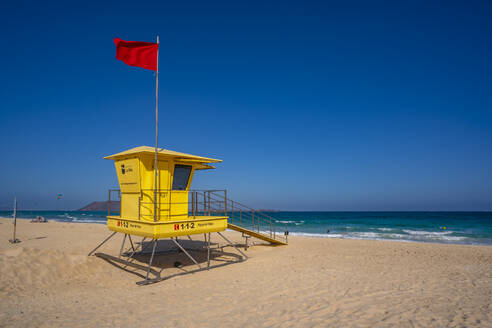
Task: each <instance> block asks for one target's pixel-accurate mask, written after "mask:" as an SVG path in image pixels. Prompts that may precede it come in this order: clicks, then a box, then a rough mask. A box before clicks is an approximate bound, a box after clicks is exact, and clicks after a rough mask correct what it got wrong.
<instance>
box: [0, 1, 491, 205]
mask: <svg viewBox="0 0 492 328" xmlns="http://www.w3.org/2000/svg"><path fill="white" fill-rule="evenodd" d="M103 2H104V1H101V2H100V1H97V2H94V3H92V2H90V1H80V2H77V3H75V2H74V3H72V2H69V3H70V4H67V2H66V1H63V2H59V3H55V2H51V1H48V2H39V1H37V2H23V1H12V2H11V3H10V4H9V3H6V2H2V4H1V5H0V27H1V29H0V35H1V51H0V62H1V63H2V68H1V73H0V96H1V102H0V149H1V154H2V155H1V160H0V172H1V173H0V206H3V207H5V206H10V204H11V203H12V199H13V197H14V195H16V196H17V197H18V198H19V201H20V206H21V208H24V209H76V208H79V207H81V206H83V205H85V204H86V203H88V202H91V201H93V200H105V199H106V197H107V196H106V195H107V189H108V188H113V187H117V179H116V175H115V172H114V166H113V163H112V162H111V161H106V160H103V159H102V157H103V156H105V155H109V154H113V153H116V152H119V151H122V150H125V149H128V148H131V147H135V146H140V145H150V146H152V145H153V144H154V83H155V80H154V75H153V72H152V71H148V70H144V69H140V68H135V67H130V66H127V65H125V64H124V63H123V62H121V61H117V60H116V59H115V47H114V44H113V38H114V37H119V38H122V39H125V40H139V41H150V42H152V41H155V37H156V35H157V34H158V35H159V36H160V40H161V48H160V57H159V58H160V73H161V74H160V81H159V82H160V94H159V95H160V113H161V115H160V145H161V146H162V147H164V148H168V149H173V150H178V151H183V152H188V153H192V154H198V155H204V156H210V157H217V158H221V159H223V160H224V162H223V163H222V164H219V165H218V169H217V170H215V171H204V172H199V174H198V175H196V177H195V181H194V182H193V187H194V188H209V187H210V188H227V189H228V192H229V195H230V196H231V198H233V199H236V200H238V201H242V202H244V203H246V204H249V205H252V206H255V207H259V208H275V209H284V210H492V51H491V50H492V5H490V2H488V1H482V2H474V1H462V2H452V1H444V2H434V1H421V2H418V1H386V2H378V1H361V2H355V1H341V2H333V3H330V2H328V1H327V2H321V1H316V2H308V1H297V2H288V1H280V2H274V1H268V2H267V1H265V2H260V3H246V2H240V1H224V2H208V1H206V2H204V1H197V2H189V1H172V2H169V3H166V2H163V1H155V2H147V1H131V2H125V1H117V2H114V3H109V2H104V4H101V3H103ZM58 193H63V195H64V196H63V198H62V199H61V200H57V199H56V195H57V194H58Z"/></svg>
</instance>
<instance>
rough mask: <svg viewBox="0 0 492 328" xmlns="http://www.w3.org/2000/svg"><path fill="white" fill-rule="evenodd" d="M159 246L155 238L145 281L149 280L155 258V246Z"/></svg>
mask: <svg viewBox="0 0 492 328" xmlns="http://www.w3.org/2000/svg"><path fill="white" fill-rule="evenodd" d="M156 246H157V239H154V246H153V247H152V255H150V261H149V267H148V269H147V275H145V283H147V282H148V281H149V273H150V268H151V267H152V261H153V260H154V253H155V247H156Z"/></svg>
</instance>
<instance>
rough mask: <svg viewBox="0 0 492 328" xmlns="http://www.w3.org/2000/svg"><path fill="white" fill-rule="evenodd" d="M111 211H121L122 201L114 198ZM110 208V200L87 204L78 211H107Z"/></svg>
mask: <svg viewBox="0 0 492 328" xmlns="http://www.w3.org/2000/svg"><path fill="white" fill-rule="evenodd" d="M110 206H111V212H119V211H120V202H119V201H115V200H112V201H111V205H110ZM107 210H108V202H107V201H105V202H92V203H90V204H89V205H86V206H84V207H82V208H80V209H78V211H107Z"/></svg>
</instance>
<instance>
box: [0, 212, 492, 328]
mask: <svg viewBox="0 0 492 328" xmlns="http://www.w3.org/2000/svg"><path fill="white" fill-rule="evenodd" d="M11 231H12V220H8V219H1V220H0V237H1V238H0V240H1V242H0V326H1V327H328V326H330V327H491V326H492V247H487V246H483V247H482V246H461V245H444V244H425V243H405V242H389V241H363V240H343V239H328V238H308V237H291V238H290V240H289V241H290V244H289V245H288V246H280V247H271V246H266V245H265V244H263V243H262V242H260V241H255V243H256V245H255V246H253V247H251V248H249V249H248V250H247V252H246V253H247V255H248V256H249V259H248V260H247V261H245V262H240V263H233V264H230V265H224V266H220V267H216V268H213V269H211V270H209V271H200V272H196V273H190V274H182V273H184V272H186V271H190V270H193V269H194V266H193V265H192V262H191V261H190V260H188V259H187V258H186V257H185V256H184V254H182V253H178V252H169V251H168V252H165V254H162V255H159V256H157V257H156V260H155V265H154V268H155V269H156V270H157V269H159V270H162V276H171V278H169V279H167V280H163V281H160V282H158V283H155V284H152V285H147V286H138V285H136V282H137V281H140V280H142V277H141V274H144V271H143V270H141V269H136V268H133V267H131V268H127V269H126V270H123V269H122V268H121V267H120V266H118V265H114V263H113V264H112V263H110V262H108V261H106V260H104V259H103V258H101V257H96V256H91V257H88V256H87V253H88V252H89V251H90V250H91V249H92V248H94V247H95V246H96V245H97V244H98V243H99V242H101V241H102V240H103V239H104V238H105V237H106V236H108V235H109V231H108V230H107V228H106V226H104V225H101V224H76V223H60V222H48V223H30V222H29V221H27V220H19V221H18V238H19V239H20V240H21V241H22V242H21V243H19V244H15V245H12V244H10V243H9V242H8V239H9V238H11ZM227 236H229V237H231V239H233V240H234V241H235V242H237V243H243V240H242V238H241V235H240V234H239V233H235V232H227ZM194 239H195V242H190V241H184V242H183V244H184V245H185V247H187V248H196V247H197V246H199V245H201V242H202V240H203V237H202V236H196V237H194ZM121 240H122V235H120V236H116V237H115V238H113V239H112V240H111V241H110V242H109V243H108V244H107V245H105V246H104V247H103V248H102V249H101V250H100V252H101V253H104V254H107V255H112V256H114V255H116V256H117V254H118V252H119V248H120V246H121ZM138 240H140V238H139V239H138ZM212 241H214V242H217V241H219V240H218V239H212ZM215 246H217V245H215ZM160 247H161V250H163V251H164V250H169V249H171V247H172V246H171V245H170V243H166V242H162V243H161V245H160ZM223 251H224V252H225V254H222V253H220V252H219V250H216V251H214V252H213V254H214V255H213V256H212V263H211V264H212V265H218V264H222V263H227V262H228V261H231V260H235V259H237V257H236V256H235V255H234V254H235V252H234V250H233V249H232V248H230V247H226V248H224V249H223ZM192 253H193V254H194V256H196V257H197V258H198V259H199V260H200V261H206V260H205V259H206V257H204V255H205V254H204V253H203V252H199V251H193V252H192ZM137 260H138V261H141V262H138V263H139V264H142V265H144V262H145V261H148V257H147V256H142V257H140V258H138V259H137ZM175 261H180V262H182V263H183V264H184V266H183V267H182V268H175V267H174V262H175ZM202 263H203V262H202Z"/></svg>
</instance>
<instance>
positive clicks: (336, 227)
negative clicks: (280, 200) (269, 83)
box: [0, 211, 492, 245]
mask: <svg viewBox="0 0 492 328" xmlns="http://www.w3.org/2000/svg"><path fill="white" fill-rule="evenodd" d="M264 213H266V214H268V215H270V216H272V217H274V218H275V219H277V220H278V221H279V225H280V226H281V227H282V229H283V227H285V228H286V229H287V230H288V231H289V235H294V236H296V235H299V236H309V237H320V238H346V239H373V240H397V241H408V242H430V243H445V244H467V245H492V212H264ZM106 214H107V212H80V211H18V215H17V217H18V218H21V219H32V218H35V217H36V216H38V215H40V216H43V217H45V218H47V219H49V220H54V221H61V222H76V223H101V224H104V223H106ZM0 217H12V211H0ZM3 229H5V227H3ZM279 230H281V229H279V228H277V231H279ZM328 230H329V232H328Z"/></svg>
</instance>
